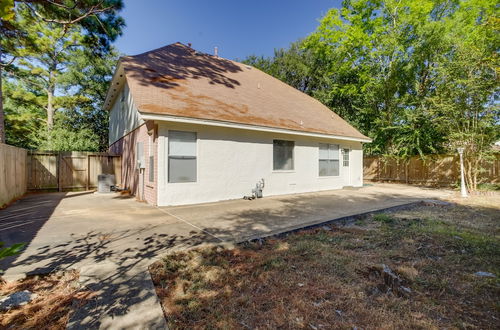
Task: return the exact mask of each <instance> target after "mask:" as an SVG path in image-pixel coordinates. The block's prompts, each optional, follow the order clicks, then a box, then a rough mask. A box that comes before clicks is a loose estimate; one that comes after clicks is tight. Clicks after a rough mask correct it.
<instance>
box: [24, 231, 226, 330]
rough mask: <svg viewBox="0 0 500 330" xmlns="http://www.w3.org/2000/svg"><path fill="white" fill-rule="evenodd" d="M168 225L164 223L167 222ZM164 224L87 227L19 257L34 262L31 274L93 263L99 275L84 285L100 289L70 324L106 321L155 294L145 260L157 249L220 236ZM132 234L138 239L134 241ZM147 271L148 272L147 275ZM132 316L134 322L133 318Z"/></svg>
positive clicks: (149, 323)
mask: <svg viewBox="0 0 500 330" xmlns="http://www.w3.org/2000/svg"><path fill="white" fill-rule="evenodd" d="M163 229H164V227H163ZM163 229H162V228H160V226H159V225H158V226H142V227H138V228H134V229H129V230H122V231H118V232H113V233H110V232H107V231H89V232H88V233H87V234H86V235H85V236H83V237H82V236H81V235H78V237H76V236H75V238H74V239H70V240H67V241H65V242H60V243H57V244H51V245H45V246H41V247H39V248H38V249H37V251H36V253H35V254H32V255H30V256H28V257H27V258H25V259H23V260H21V261H20V263H21V264H22V265H23V266H24V267H26V266H28V267H29V265H33V268H31V271H30V272H28V273H27V275H30V274H45V273H49V272H52V271H55V270H65V269H71V268H77V269H81V270H82V272H83V269H84V268H86V267H87V268H89V267H92V268H93V269H92V271H90V272H88V271H87V272H86V273H91V274H95V277H94V275H93V277H91V278H87V279H83V283H84V285H85V287H86V289H89V290H91V291H93V292H96V293H97V295H96V296H95V297H94V298H91V299H90V300H89V301H86V302H85V303H84V304H82V305H81V306H80V307H79V308H77V309H76V310H75V313H74V314H73V316H72V318H71V320H70V325H71V326H70V328H71V329H89V328H92V329H94V328H99V327H107V326H108V325H106V324H101V322H102V321H103V318H102V316H103V315H106V316H107V317H106V318H104V320H109V319H110V318H111V319H116V318H117V317H123V316H126V315H127V314H128V313H129V312H130V308H131V306H133V305H136V304H139V303H141V302H143V301H146V300H148V299H156V294H155V291H154V289H153V288H152V287H150V286H151V284H150V280H149V277H148V276H149V274H148V272H147V266H148V265H149V264H150V263H151V262H152V260H153V259H155V258H157V257H158V256H159V255H161V254H164V253H167V252H168V251H169V250H171V249H174V248H178V249H180V248H190V247H196V246H199V245H201V244H203V243H217V242H219V241H218V240H217V239H215V238H214V237H212V236H210V235H208V234H206V233H203V232H199V231H195V230H193V231H190V232H186V234H184V235H181V234H166V233H162V231H164V230H163ZM131 240H133V241H135V242H131ZM146 275H147V276H146ZM148 286H149V287H148ZM130 322H132V323H130ZM130 322H129V323H127V327H134V326H140V327H141V328H145V329H147V328H154V327H155V326H156V324H157V323H158V320H157V319H154V318H153V319H151V320H148V319H147V316H144V318H142V319H136V320H131V321H130ZM134 322H136V323H135V324H134Z"/></svg>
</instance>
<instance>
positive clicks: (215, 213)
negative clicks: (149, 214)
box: [161, 184, 452, 242]
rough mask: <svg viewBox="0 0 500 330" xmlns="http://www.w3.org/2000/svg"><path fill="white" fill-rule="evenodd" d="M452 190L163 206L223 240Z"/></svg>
mask: <svg viewBox="0 0 500 330" xmlns="http://www.w3.org/2000/svg"><path fill="white" fill-rule="evenodd" d="M451 193H452V192H451V191H446V190H436V189H425V188H419V187H414V186H407V185H396V184H377V185H371V186H365V187H362V188H350V189H343V190H329V191H322V192H316V193H307V194H295V195H282V196H271V197H266V198H263V199H256V200H251V201H247V200H232V201H224V202H217V203H207V204H197V205H187V206H173V207H162V208H161V209H162V210H164V211H165V212H166V213H167V214H168V215H170V216H173V217H176V218H177V219H182V220H183V221H185V222H188V223H190V224H191V225H193V226H195V227H196V228H197V229H198V230H203V231H204V232H207V233H210V234H212V235H214V236H216V237H218V238H219V239H221V240H223V241H231V242H242V241H245V240H248V239H253V238H256V237H262V236H269V235H274V234H278V233H282V232H286V231H290V230H294V229H297V228H303V227H307V226H310V225H314V224H316V223H323V222H327V221H330V220H335V219H339V218H343V217H347V216H353V215H356V214H360V213H366V212H372V211H376V210H380V209H385V208H390V207H395V206H400V205H404V204H409V203H413V202H417V201H421V200H423V199H439V198H442V197H445V196H447V195H450V194H451Z"/></svg>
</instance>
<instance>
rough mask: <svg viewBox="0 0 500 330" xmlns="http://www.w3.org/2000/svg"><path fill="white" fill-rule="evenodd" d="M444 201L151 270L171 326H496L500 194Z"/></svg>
mask: <svg viewBox="0 0 500 330" xmlns="http://www.w3.org/2000/svg"><path fill="white" fill-rule="evenodd" d="M450 202H452V204H449V205H443V204H439V203H438V204H434V203H429V204H427V205H422V206H419V207H416V208H413V209H411V210H405V211H398V212H394V213H388V214H377V215H374V216H368V217H366V218H362V219H359V220H357V221H355V222H354V223H350V224H348V225H345V226H342V225H330V226H325V227H320V228H317V229H313V230H304V231H300V232H296V233H293V234H289V235H288V236H286V237H282V238H271V239H267V240H265V241H263V242H254V243H247V244H244V245H239V246H238V247H237V248H234V249H222V248H215V247H214V248H205V249H198V250H192V251H188V252H182V253H176V254H172V255H170V256H168V257H166V258H164V259H163V260H162V261H160V262H157V263H155V264H154V265H152V266H151V268H150V270H151V274H152V278H153V281H154V283H155V286H156V292H157V294H158V296H159V298H160V300H161V302H162V304H163V307H164V310H165V311H166V318H167V322H168V325H169V327H170V328H172V329H185V328H190V329H191V328H195V329H196V328H197V329H202V328H249V329H250V328H251V329H259V328H260V329H263V328H283V329H289V328H304V329H322V328H323V329H328V328H330V329H331V328H345V329H348V328H349V329H352V328H354V327H356V328H363V329H382V328H383V329H401V328H406V329H408V328H410V329H412V328H413V329H422V328H426V329H433V328H436V329H437V328H452V329H453V328H457V329H464V328H482V329H486V328H495V327H497V326H498V324H500V308H499V303H498V301H499V296H500V295H499V294H500V280H499V277H500V236H499V234H500V195H498V194H496V195H488V196H474V197H471V198H469V199H465V200H464V199H460V198H458V197H457V198H451V199H450ZM384 265H385V267H384ZM477 272H488V273H492V274H494V275H493V276H495V277H487V276H479V275H476V273H477ZM483 275H484V274H483Z"/></svg>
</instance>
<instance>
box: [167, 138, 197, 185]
mask: <svg viewBox="0 0 500 330" xmlns="http://www.w3.org/2000/svg"><path fill="white" fill-rule="evenodd" d="M168 182H196V133H194V132H181V131H169V133H168Z"/></svg>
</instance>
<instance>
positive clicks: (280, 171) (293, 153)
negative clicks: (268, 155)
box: [271, 139, 295, 173]
mask: <svg viewBox="0 0 500 330" xmlns="http://www.w3.org/2000/svg"><path fill="white" fill-rule="evenodd" d="M274 141H285V142H292V143H293V147H292V169H291V170H279V169H278V170H277V169H274ZM272 146H273V151H272V152H273V156H272V160H273V161H272V164H271V167H272V171H273V172H277V173H291V172H295V141H293V140H285V139H273V143H272Z"/></svg>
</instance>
